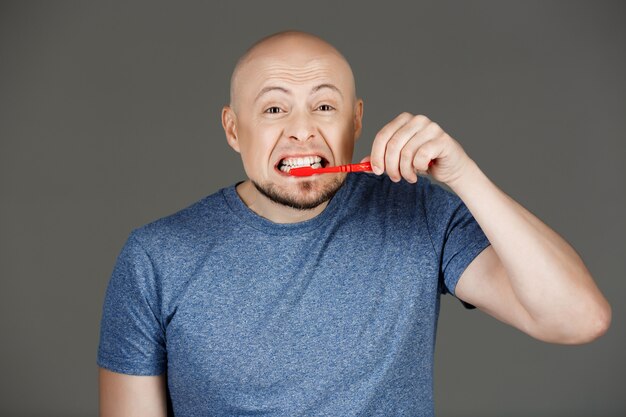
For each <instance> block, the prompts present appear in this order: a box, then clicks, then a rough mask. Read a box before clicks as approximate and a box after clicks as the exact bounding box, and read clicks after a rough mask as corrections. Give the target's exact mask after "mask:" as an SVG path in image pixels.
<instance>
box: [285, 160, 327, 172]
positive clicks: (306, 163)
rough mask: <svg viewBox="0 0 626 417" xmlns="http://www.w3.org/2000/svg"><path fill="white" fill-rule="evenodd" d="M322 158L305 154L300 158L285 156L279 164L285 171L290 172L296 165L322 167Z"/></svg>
mask: <svg viewBox="0 0 626 417" xmlns="http://www.w3.org/2000/svg"><path fill="white" fill-rule="evenodd" d="M321 162H322V158H321V157H319V156H303V157H300V158H285V159H283V160H282V161H281V162H280V164H279V165H278V167H279V169H280V170H281V171H283V172H289V171H290V170H291V168H296V167H308V166H310V167H311V168H315V169H317V168H321V167H322V164H321Z"/></svg>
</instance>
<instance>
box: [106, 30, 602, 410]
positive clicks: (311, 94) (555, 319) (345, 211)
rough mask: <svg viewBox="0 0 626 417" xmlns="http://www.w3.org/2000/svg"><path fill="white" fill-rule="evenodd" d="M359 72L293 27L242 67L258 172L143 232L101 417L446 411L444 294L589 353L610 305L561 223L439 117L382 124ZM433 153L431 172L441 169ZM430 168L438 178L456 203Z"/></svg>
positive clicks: (243, 116) (113, 315) (239, 96)
mask: <svg viewBox="0 0 626 417" xmlns="http://www.w3.org/2000/svg"><path fill="white" fill-rule="evenodd" d="M362 115H363V102H362V100H360V99H357V96H356V91H355V85H354V78H353V75H352V71H351V69H350V66H349V64H348V63H347V61H346V60H345V59H344V57H343V56H342V55H341V54H340V53H339V52H338V51H337V50H336V49H335V48H333V47H332V46H331V45H329V44H327V43H326V42H324V41H322V40H321V39H319V38H317V37H315V36H312V35H308V34H304V33H300V32H283V33H279V34H276V35H273V36H270V37H268V38H266V39H264V40H262V41H260V42H259V43H257V44H256V45H254V46H253V47H252V48H251V49H250V50H249V51H248V52H247V53H246V54H245V55H244V56H243V57H242V58H241V59H240V61H239V62H238V64H237V66H236V68H235V70H234V73H233V76H232V80H231V103H230V105H229V106H226V107H225V108H224V110H223V112H222V122H223V126H224V130H225V132H226V138H227V141H228V143H229V145H230V146H231V147H232V148H233V149H234V150H235V151H236V152H238V153H240V154H241V158H242V161H243V166H244V169H245V172H246V175H247V177H248V179H247V180H246V181H243V182H241V183H239V184H237V185H236V186H233V187H229V188H225V189H223V190H220V191H219V192H218V193H215V194H213V195H211V196H208V197H207V198H205V199H203V200H201V201H199V202H198V203H196V204H194V205H192V206H190V207H188V208H186V209H184V210H182V211H180V212H178V213H176V214H174V215H172V216H168V217H166V218H164V219H160V220H158V221H156V222H153V223H151V224H149V225H146V226H144V227H142V228H140V229H137V230H135V231H133V233H132V234H131V236H130V238H129V239H128V242H127V243H126V245H125V247H124V249H123V251H122V253H121V254H120V257H119V258H118V262H117V265H116V267H115V270H114V272H113V275H112V277H111V281H110V284H109V288H108V290H107V296H106V300H105V306H104V312H103V319H102V328H101V340H100V348H99V353H98V364H99V366H100V401H101V415H103V416H114V415H115V416H117V415H150V416H163V415H165V414H166V387H167V388H169V391H170V394H171V401H172V404H173V409H174V410H173V411H174V412H175V413H176V414H177V415H181V416H186V415H190V416H191V415H193V416H196V415H207V416H209V415H220V416H222V415H223V416H226V415H244V414H246V415H247V414H263V415H289V416H296V415H333V416H348V415H394V416H395V415H419V416H428V415H433V413H434V411H433V410H434V407H433V396H432V371H433V368H432V361H433V353H434V339H435V331H436V322H437V316H438V311H439V298H440V294H441V293H446V292H449V293H451V294H453V295H455V296H456V297H457V298H459V299H460V300H462V301H463V303H464V305H466V306H467V307H468V308H471V307H472V306H475V307H477V308H478V309H480V310H482V311H484V312H486V313H488V314H490V315H492V316H494V317H495V318H497V319H499V320H501V321H503V322H505V323H508V324H510V325H512V326H514V327H516V328H518V329H519V330H521V331H523V332H525V333H527V334H529V335H530V336H532V337H534V338H537V339H539V340H543V341H546V342H551V343H563V344H577V343H586V342H589V341H592V340H594V339H595V338H597V337H599V336H600V335H602V334H603V333H604V332H605V331H606V329H607V328H608V326H609V323H610V317H611V310H610V307H609V305H608V303H607V301H606V300H605V298H604V297H603V296H602V294H601V293H600V291H599V290H598V288H597V287H596V285H595V284H594V282H593V279H592V277H591V276H590V274H589V272H588V271H587V269H586V268H585V266H584V264H583V262H582V261H581V259H580V258H579V257H578V255H577V254H576V253H575V252H574V250H573V249H572V248H571V247H570V246H569V245H568V244H567V243H566V242H565V241H564V240H563V239H562V238H561V237H559V236H558V235H557V234H556V233H555V232H554V231H552V230H551V229H550V228H548V227H547V226H546V225H545V224H543V223H542V222H541V221H540V220H539V219H537V218H536V217H535V216H533V215H532V214H531V213H529V212H528V211H526V210H525V209H524V208H522V207H521V206H520V205H519V204H517V203H516V202H515V201H513V200H512V199H511V198H510V197H508V196H507V195H506V194H504V193H503V192H502V191H500V190H499V189H498V188H497V187H496V186H494V185H493V184H492V183H491V182H490V181H489V180H488V179H487V178H486V177H485V175H484V174H483V173H482V172H481V171H480V169H479V168H478V166H477V165H476V164H475V163H474V162H473V161H472V160H471V159H470V158H469V157H468V155H467V154H466V153H465V152H464V151H463V149H462V147H461V146H460V145H459V143H458V142H456V141H455V140H454V139H452V138H451V137H450V136H449V135H447V134H446V133H445V131H444V130H442V128H441V127H440V126H438V125H437V124H436V123H434V122H432V121H431V120H429V119H428V118H427V117H425V116H422V115H418V116H414V115H411V114H408V113H402V114H401V115H399V116H398V117H396V118H395V119H394V120H392V121H391V122H390V123H389V124H387V125H386V126H385V127H383V128H382V130H380V132H379V133H378V134H377V135H376V138H375V140H374V142H373V146H372V151H371V155H370V157H368V158H366V159H365V160H370V161H371V164H372V167H373V170H374V173H354V174H319V175H314V176H310V177H293V176H290V175H289V174H288V171H289V170H290V169H291V168H293V167H294V166H301V165H307V166H308V165H312V166H314V167H315V168H317V167H320V166H335V165H342V164H347V163H350V162H351V159H352V153H353V148H354V143H355V141H356V140H357V138H358V137H359V135H360V132H361V120H362ZM431 161H432V164H431ZM417 174H429V175H430V176H431V177H432V178H434V179H436V180H438V181H440V182H443V183H445V184H447V185H448V186H449V187H450V188H451V189H452V190H453V191H454V192H455V193H456V195H457V196H458V197H457V196H455V195H453V194H451V193H449V192H447V191H444V190H443V189H442V188H441V187H438V186H435V185H433V184H431V183H430V182H429V181H428V180H427V179H426V178H421V179H420V180H419V181H418V177H417Z"/></svg>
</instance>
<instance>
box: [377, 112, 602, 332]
mask: <svg viewBox="0 0 626 417" xmlns="http://www.w3.org/2000/svg"><path fill="white" fill-rule="evenodd" d="M366 159H367V158H366ZM370 159H371V162H372V168H373V169H374V172H375V173H376V174H381V173H383V172H387V174H388V175H389V177H390V178H391V180H393V181H400V180H401V179H402V178H404V179H406V180H407V181H409V182H416V181H417V175H416V172H419V173H428V174H430V175H431V176H432V177H433V178H434V179H436V180H438V181H440V182H443V183H445V184H447V185H448V186H450V188H452V190H453V191H454V192H455V193H456V194H457V195H458V196H459V197H460V198H461V199H462V200H463V202H464V203H465V205H466V206H467V207H468V209H469V210H470V212H471V213H472V215H473V216H474V218H475V219H476V221H477V222H478V224H479V225H480V226H481V228H482V229H483V231H484V232H485V235H486V236H487V238H488V239H489V241H490V242H491V245H492V246H491V247H490V248H488V249H486V250H485V251H483V253H481V254H480V255H479V256H477V257H476V259H475V260H474V261H473V262H472V263H471V264H470V265H469V266H468V268H467V269H466V270H465V272H464V273H463V275H462V276H461V278H460V280H459V282H458V284H457V287H456V290H455V293H456V295H457V296H458V297H459V298H461V299H462V300H464V301H466V302H468V303H471V304H473V305H475V306H476V307H478V308H480V309H481V310H483V311H485V312H486V313H488V314H490V315H492V316H494V317H495V318H497V319H499V320H501V321H503V322H505V323H508V324H510V325H512V326H514V327H516V328H518V329H520V330H522V331H524V332H525V333H527V334H529V335H531V336H533V337H535V338H538V339H540V340H544V341H548V342H553V343H585V342H589V341H591V340H593V339H595V338H597V337H599V336H600V335H602V334H603V333H604V332H605V331H606V329H607V328H608V326H609V323H610V321H611V308H610V306H609V304H608V302H607V300H606V299H605V298H604V297H603V296H602V294H601V293H600V291H599V290H598V288H597V286H596V285H595V283H594V281H593V278H592V277H591V275H590V274H589V271H588V270H587V268H586V267H585V265H584V264H583V262H582V260H581V259H580V257H579V256H578V255H577V254H576V252H575V251H574V249H573V248H572V247H571V246H570V245H569V244H568V243H567V242H566V241H565V240H563V239H562V238H561V237H560V236H559V235H558V234H557V233H555V232H554V231H553V230H552V229H550V228H549V227H548V226H546V225H545V224H544V223H543V222H541V221H540V220H539V219H538V218H536V217H535V216H533V215H532V214H531V213H530V212H528V211H527V210H526V209H524V208H523V207H522V206H521V205H519V204H518V203H516V202H515V201H514V200H513V199H511V198H510V197H509V196H507V195H506V194H504V193H503V192H502V191H500V190H499V189H498V188H497V187H496V186H495V185H494V184H493V183H491V181H489V179H488V178H487V177H486V176H485V175H484V174H483V173H482V172H481V171H480V169H479V168H478V166H477V165H476V164H475V163H474V161H472V160H471V159H470V158H469V157H468V156H467V154H466V153H465V152H464V150H463V149H462V147H461V146H460V145H459V143H458V142H456V141H455V140H454V139H452V138H451V137H450V136H449V135H447V134H446V133H445V132H444V131H443V130H442V129H441V127H439V125H437V124H436V123H433V122H432V121H430V120H429V119H428V118H427V117H425V116H413V115H411V114H408V113H403V114H401V115H400V116H398V117H397V118H396V119H394V120H393V121H392V122H390V123H389V124H387V125H386V126H385V127H384V128H383V129H382V130H381V131H380V132H379V133H378V134H377V135H376V139H375V140H374V144H373V146H372V154H371V158H370ZM430 161H434V164H433V165H432V166H429V162H430Z"/></svg>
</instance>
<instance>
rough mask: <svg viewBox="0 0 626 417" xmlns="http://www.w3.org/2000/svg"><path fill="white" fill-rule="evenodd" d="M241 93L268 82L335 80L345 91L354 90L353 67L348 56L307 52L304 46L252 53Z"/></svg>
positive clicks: (240, 80)
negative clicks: (288, 49) (347, 58)
mask: <svg viewBox="0 0 626 417" xmlns="http://www.w3.org/2000/svg"><path fill="white" fill-rule="evenodd" d="M238 84H239V86H240V93H241V94H243V95H245V96H250V95H254V96H256V94H258V93H259V92H260V91H261V90H263V89H264V88H266V87H268V86H273V85H276V86H279V87H285V88H286V89H290V88H296V89H297V88H299V87H302V88H308V89H310V88H311V87H314V86H317V85H321V84H331V85H333V86H335V87H336V88H337V89H338V90H339V91H340V92H341V93H342V95H344V96H346V97H348V96H350V95H353V94H354V79H353V76H352V71H351V69H350V67H349V65H348V64H347V62H345V60H344V59H343V58H342V57H341V56H339V55H338V54H336V53H333V52H332V51H329V52H326V53H307V52H306V51H304V50H296V51H282V50H278V51H270V53H264V54H259V55H257V56H251V57H250V58H249V60H248V61H247V62H246V63H245V64H244V66H243V67H242V68H241V71H240V73H239V74H238Z"/></svg>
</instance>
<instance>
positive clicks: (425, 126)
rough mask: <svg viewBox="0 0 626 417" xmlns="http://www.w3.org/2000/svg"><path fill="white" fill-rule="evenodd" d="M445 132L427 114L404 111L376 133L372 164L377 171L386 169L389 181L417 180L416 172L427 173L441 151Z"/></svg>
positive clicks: (377, 172)
mask: <svg viewBox="0 0 626 417" xmlns="http://www.w3.org/2000/svg"><path fill="white" fill-rule="evenodd" d="M444 134H445V132H444V131H443V130H442V129H441V127H440V126H439V125H438V124H437V123H434V122H432V121H431V120H430V119H428V118H427V117H426V116H423V115H418V116H413V115H411V114H409V113H403V114H401V115H399V116H398V117H396V118H395V119H394V120H392V121H391V122H390V123H388V124H387V125H386V126H385V127H384V128H383V129H381V131H380V132H379V133H378V134H377V135H376V138H375V139H374V143H373V145H372V154H371V163H372V169H373V170H374V172H375V173H376V174H381V173H382V172H387V175H388V176H389V178H390V179H391V180H392V181H395V182H397V181H400V179H401V178H404V179H406V180H407V181H409V182H412V183H414V182H416V181H417V175H416V172H426V171H427V170H428V167H429V163H430V161H431V160H434V159H436V157H437V156H438V155H439V153H440V148H441V144H440V142H441V141H437V139H439V138H441V137H442V136H443V135H444Z"/></svg>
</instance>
